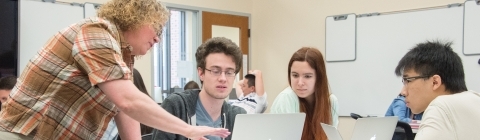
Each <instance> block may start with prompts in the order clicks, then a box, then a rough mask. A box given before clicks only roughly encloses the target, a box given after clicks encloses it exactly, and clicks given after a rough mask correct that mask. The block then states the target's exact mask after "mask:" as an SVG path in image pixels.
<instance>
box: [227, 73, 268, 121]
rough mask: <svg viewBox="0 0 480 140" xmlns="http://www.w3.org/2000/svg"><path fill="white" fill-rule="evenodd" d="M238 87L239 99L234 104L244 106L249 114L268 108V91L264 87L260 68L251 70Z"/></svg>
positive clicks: (261, 111)
mask: <svg viewBox="0 0 480 140" xmlns="http://www.w3.org/2000/svg"><path fill="white" fill-rule="evenodd" d="M237 89H241V90H238V91H239V93H237V96H238V100H236V101H233V102H232V105H234V106H239V107H242V108H243V109H245V110H246V111H247V113H248V114H257V113H263V112H265V110H266V109H267V93H266V92H265V90H264V88H263V76H262V71H260V70H250V71H249V74H247V75H245V78H244V79H243V80H241V81H240V82H239V83H238V85H237Z"/></svg>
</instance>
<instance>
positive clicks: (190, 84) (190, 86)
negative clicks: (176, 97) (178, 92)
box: [183, 81, 200, 90]
mask: <svg viewBox="0 0 480 140" xmlns="http://www.w3.org/2000/svg"><path fill="white" fill-rule="evenodd" d="M187 89H200V86H198V84H197V82H195V81H189V82H187V84H185V87H183V90H187Z"/></svg>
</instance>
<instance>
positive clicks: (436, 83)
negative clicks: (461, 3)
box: [395, 41, 480, 140]
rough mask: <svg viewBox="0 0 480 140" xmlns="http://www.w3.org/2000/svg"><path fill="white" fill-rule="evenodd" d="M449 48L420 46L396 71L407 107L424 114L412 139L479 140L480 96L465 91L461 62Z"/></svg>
mask: <svg viewBox="0 0 480 140" xmlns="http://www.w3.org/2000/svg"><path fill="white" fill-rule="evenodd" d="M450 45H451V43H441V42H438V41H426V42H422V43H419V44H417V45H416V46H415V47H414V48H412V49H411V50H410V51H408V52H407V54H405V55H404V56H403V57H402V59H401V60H400V61H399V62H398V65H397V67H396V68H395V74H396V75H397V76H401V77H402V82H403V88H402V92H401V94H402V95H403V96H405V102H406V103H407V107H409V108H410V109H411V110H412V113H414V114H418V113H421V112H423V117H422V121H421V123H420V126H419V128H418V132H417V134H416V136H415V139H418V140H467V139H477V138H480V133H478V130H480V121H478V116H480V108H478V107H479V106H480V93H478V92H475V91H468V90H467V86H466V83H465V73H464V70H463V64H462V60H461V59H460V57H459V56H458V55H457V53H455V52H454V51H453V49H452V48H451V47H450Z"/></svg>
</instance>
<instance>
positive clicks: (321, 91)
mask: <svg viewBox="0 0 480 140" xmlns="http://www.w3.org/2000/svg"><path fill="white" fill-rule="evenodd" d="M294 61H300V62H307V63H308V64H309V65H310V67H312V69H314V70H315V75H316V81H315V89H314V93H313V98H314V101H313V103H312V105H313V106H309V104H308V103H307V101H306V100H305V99H303V98H299V100H300V112H305V114H306V118H305V124H304V126H303V133H302V140H326V139H327V135H326V134H325V132H323V129H322V127H321V126H320V123H326V124H330V125H331V124H332V115H331V114H332V111H331V104H330V93H329V89H328V79H327V72H326V69H325V61H324V60H323V55H322V53H320V51H319V50H318V49H316V48H311V47H302V48H300V49H299V50H298V51H297V52H295V53H294V54H293V55H292V58H290V62H289V63H288V81H289V84H290V86H291V85H292V83H291V78H290V74H291V68H292V64H293V62H294Z"/></svg>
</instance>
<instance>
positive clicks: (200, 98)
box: [153, 37, 247, 140]
mask: <svg viewBox="0 0 480 140" xmlns="http://www.w3.org/2000/svg"><path fill="white" fill-rule="evenodd" d="M195 58H196V61H197V72H198V75H199V76H200V80H201V84H202V86H201V87H202V89H201V90H185V91H183V92H179V93H172V94H171V95H170V96H168V97H167V98H166V99H165V100H164V101H163V103H162V107H163V108H165V110H167V111H168V112H170V113H172V114H173V115H175V116H177V117H178V118H180V119H182V120H183V121H185V122H187V123H189V124H191V125H196V126H209V127H215V128H227V129H228V130H230V132H233V128H234V123H235V117H236V116H237V114H246V113H247V112H246V111H245V110H244V109H243V108H241V107H237V106H232V105H230V104H228V103H227V102H226V101H225V98H227V96H228V95H229V94H230V92H231V91H232V88H233V81H234V80H235V76H236V75H237V73H238V72H239V71H240V68H241V66H242V51H241V50H240V47H238V46H237V45H236V44H235V43H234V42H232V41H231V40H230V39H227V38H224V37H214V38H211V39H208V40H207V41H205V42H204V43H203V44H202V45H200V47H198V49H197V52H196V53H195ZM231 136H232V135H230V136H228V137H227V138H225V139H226V140H230V139H231V138H232V137H231ZM153 137H154V138H153V139H155V140H187V138H185V137H183V136H180V135H176V134H172V133H168V132H164V131H157V130H154V133H153ZM206 137H207V138H208V139H209V140H221V138H220V137H217V136H206Z"/></svg>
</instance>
